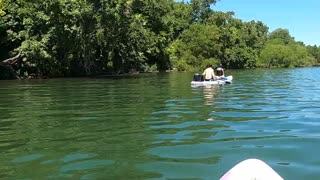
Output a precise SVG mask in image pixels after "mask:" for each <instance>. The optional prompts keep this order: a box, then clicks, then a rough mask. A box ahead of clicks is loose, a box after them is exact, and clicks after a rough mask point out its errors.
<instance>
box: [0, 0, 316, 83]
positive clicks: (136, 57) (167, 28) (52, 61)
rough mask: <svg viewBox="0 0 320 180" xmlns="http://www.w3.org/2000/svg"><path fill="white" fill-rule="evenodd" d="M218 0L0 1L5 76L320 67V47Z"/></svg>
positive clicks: (0, 67)
mask: <svg viewBox="0 0 320 180" xmlns="http://www.w3.org/2000/svg"><path fill="white" fill-rule="evenodd" d="M215 3H216V0H191V1H188V2H183V1H182V2H180V1H179V2H178V1H175V0H158V1H154V0H108V1H106V0H50V1H41V0H0V16H1V19H0V40H1V41H0V47H1V49H0V59H1V61H0V79H9V78H16V77H17V78H18V77H28V76H33V77H65V76H83V75H92V74H98V73H106V72H109V73H115V74H119V73H127V72H130V71H131V72H132V71H155V70H160V71H161V70H168V69H172V68H177V69H178V70H195V69H197V68H200V67H201V68H203V67H204V66H205V65H206V64H207V63H211V64H216V63H222V64H223V65H224V66H225V67H227V68H255V67H301V66H310V65H319V64H320V47H317V46H306V45H304V44H303V43H302V42H296V41H295V40H294V38H293V37H291V36H290V34H289V31H288V30H285V29H277V30H275V31H273V32H271V33H269V32H268V27H267V26H266V25H265V24H264V23H263V22H260V21H258V22H256V21H251V22H243V21H242V20H240V19H237V18H235V17H234V13H233V12H226V13H224V12H218V11H214V10H213V9H212V8H211V7H212V5H213V4H215ZM17 54H19V56H16V55H17ZM14 56H16V58H12V57H14ZM8 58H11V59H9V60H8Z"/></svg>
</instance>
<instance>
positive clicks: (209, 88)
mask: <svg viewBox="0 0 320 180" xmlns="http://www.w3.org/2000/svg"><path fill="white" fill-rule="evenodd" d="M219 88H220V87H219V85H205V86H203V97H204V100H205V101H204V105H207V106H213V105H214V97H215V96H216V95H217V93H218V90H219Z"/></svg>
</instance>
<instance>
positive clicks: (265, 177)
mask: <svg viewBox="0 0 320 180" xmlns="http://www.w3.org/2000/svg"><path fill="white" fill-rule="evenodd" d="M252 179H256V180H283V178H282V177H281V176H280V175H279V174H278V173H277V172H275V171H274V170H273V169H272V168H271V167H270V166H268V165H267V164H266V163H265V162H263V161H261V160H259V159H247V160H244V161H242V162H240V163H238V164H237V165H236V166H234V167H233V168H232V169H230V170H229V171H228V172H227V173H226V174H225V175H223V176H222V177H221V178H220V180H252Z"/></svg>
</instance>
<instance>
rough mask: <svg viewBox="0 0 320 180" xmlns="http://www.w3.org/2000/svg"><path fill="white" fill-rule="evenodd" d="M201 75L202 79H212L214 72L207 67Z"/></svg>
mask: <svg viewBox="0 0 320 180" xmlns="http://www.w3.org/2000/svg"><path fill="white" fill-rule="evenodd" d="M202 75H203V76H204V79H212V78H213V77H214V71H213V69H212V68H211V67H208V68H207V69H205V70H204V72H203V73H202Z"/></svg>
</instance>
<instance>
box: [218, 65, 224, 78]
mask: <svg viewBox="0 0 320 180" xmlns="http://www.w3.org/2000/svg"><path fill="white" fill-rule="evenodd" d="M216 76H217V78H218V79H223V78H224V70H223V68H222V64H219V65H218V67H217V69H216Z"/></svg>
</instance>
